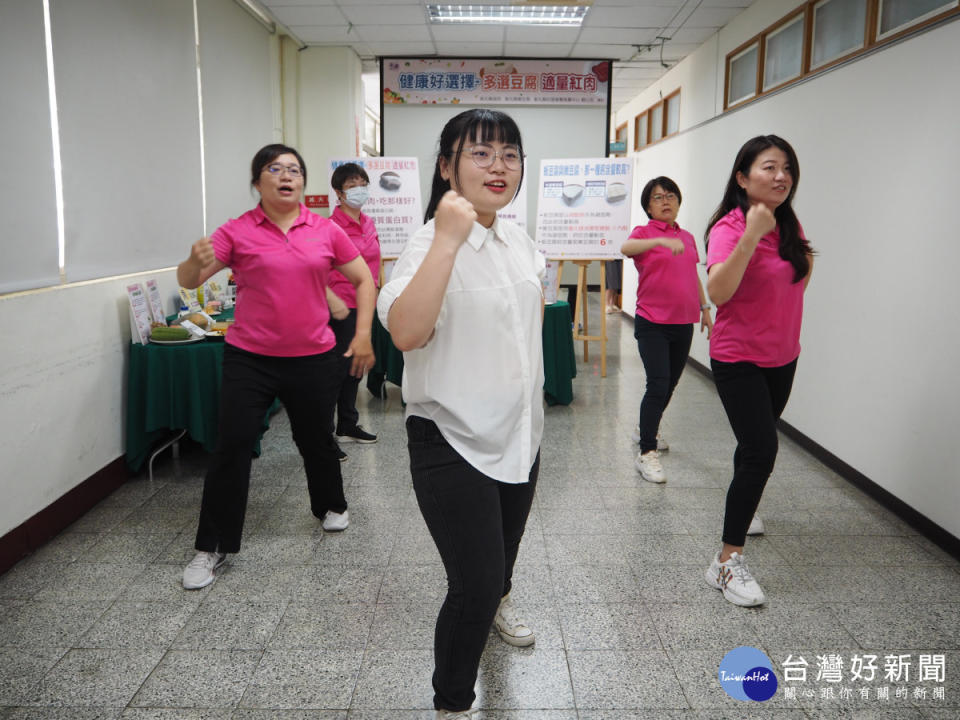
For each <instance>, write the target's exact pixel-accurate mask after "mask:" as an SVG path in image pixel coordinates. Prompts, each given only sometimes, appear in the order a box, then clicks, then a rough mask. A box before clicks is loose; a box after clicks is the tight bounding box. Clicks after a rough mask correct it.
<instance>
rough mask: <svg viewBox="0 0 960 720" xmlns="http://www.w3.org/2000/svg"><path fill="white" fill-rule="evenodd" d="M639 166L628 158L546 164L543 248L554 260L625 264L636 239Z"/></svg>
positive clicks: (540, 212) (540, 224)
mask: <svg viewBox="0 0 960 720" xmlns="http://www.w3.org/2000/svg"><path fill="white" fill-rule="evenodd" d="M632 188H633V163H632V162H631V161H630V160H629V159H624V158H595V159H579V160H571V159H565V160H543V161H542V162H541V163H540V183H539V185H538V187H537V192H538V193H539V196H538V199H537V234H536V241H537V247H538V248H539V250H540V251H541V252H543V253H544V254H545V255H546V256H547V257H548V258H558V259H603V258H615V259H619V258H621V255H620V245H621V244H622V242H623V241H624V240H626V239H627V236H628V235H629V234H630V205H631V202H630V194H631V191H632Z"/></svg>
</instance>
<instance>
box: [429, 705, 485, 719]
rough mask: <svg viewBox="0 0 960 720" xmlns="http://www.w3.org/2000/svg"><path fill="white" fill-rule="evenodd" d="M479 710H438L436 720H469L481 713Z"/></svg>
mask: <svg viewBox="0 0 960 720" xmlns="http://www.w3.org/2000/svg"><path fill="white" fill-rule="evenodd" d="M479 711H480V710H479V708H470V709H469V710H437V714H436V715H435V716H434V717H435V720H469V718H472V717H473V716H475V715H476V714H477V713H478V712H479Z"/></svg>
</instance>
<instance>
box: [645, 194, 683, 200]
mask: <svg viewBox="0 0 960 720" xmlns="http://www.w3.org/2000/svg"><path fill="white" fill-rule="evenodd" d="M650 199H651V200H653V201H654V202H663V201H664V200H676V199H677V196H676V194H675V193H667V194H666V195H664V194H662V193H657V194H656V195H653V196H652V197H651V198H650Z"/></svg>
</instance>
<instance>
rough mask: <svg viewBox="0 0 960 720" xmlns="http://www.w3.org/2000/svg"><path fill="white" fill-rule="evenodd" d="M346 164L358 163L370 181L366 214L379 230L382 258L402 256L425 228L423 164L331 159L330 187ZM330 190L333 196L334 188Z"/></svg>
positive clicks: (401, 160) (384, 159)
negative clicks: (333, 176) (414, 236)
mask: <svg viewBox="0 0 960 720" xmlns="http://www.w3.org/2000/svg"><path fill="white" fill-rule="evenodd" d="M346 163H356V164H357V165H359V166H360V167H362V168H363V169H364V170H366V171H367V175H368V176H369V177H370V197H369V198H368V200H367V201H366V202H365V203H364V204H363V208H362V211H363V213H364V214H365V215H367V216H369V217H370V219H371V220H373V224H374V225H375V226H376V228H377V237H378V238H379V240H380V254H381V255H382V256H383V257H397V256H399V255H400V252H401V251H402V250H403V248H404V246H405V245H406V244H407V238H409V237H410V236H411V235H412V234H413V233H414V232H416V231H417V230H418V229H419V228H420V226H421V225H423V208H422V205H421V202H420V167H419V160H418V159H417V158H415V157H363V158H331V159H330V160H329V161H328V162H327V173H328V175H327V182H328V185H329V181H330V177H332V175H333V171H334V170H335V169H336V168H338V167H340V166H341V165H345V164H346ZM329 187H330V193H331V196H333V186H332V185H329Z"/></svg>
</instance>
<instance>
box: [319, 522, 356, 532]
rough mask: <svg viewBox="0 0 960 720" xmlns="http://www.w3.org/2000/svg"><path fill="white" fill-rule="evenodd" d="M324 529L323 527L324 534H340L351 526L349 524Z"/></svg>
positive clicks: (324, 526)
mask: <svg viewBox="0 0 960 720" xmlns="http://www.w3.org/2000/svg"><path fill="white" fill-rule="evenodd" d="M322 527H323V530H324V532H328V533H339V532H343V531H344V530H346V529H347V528H348V527H350V524H349V523H348V524H346V525H344V526H343V527H327V526H326V525H323V526H322Z"/></svg>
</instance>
